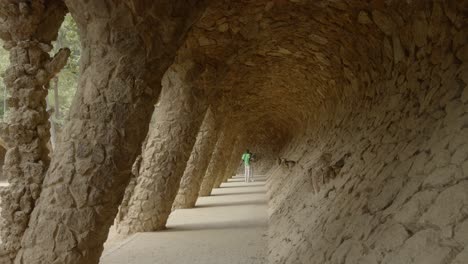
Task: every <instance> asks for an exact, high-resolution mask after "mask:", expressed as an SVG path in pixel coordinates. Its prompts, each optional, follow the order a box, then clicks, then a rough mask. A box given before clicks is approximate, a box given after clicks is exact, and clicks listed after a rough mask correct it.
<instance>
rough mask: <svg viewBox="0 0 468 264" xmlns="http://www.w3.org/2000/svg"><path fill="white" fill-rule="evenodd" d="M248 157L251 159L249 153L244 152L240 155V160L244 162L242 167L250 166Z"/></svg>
mask: <svg viewBox="0 0 468 264" xmlns="http://www.w3.org/2000/svg"><path fill="white" fill-rule="evenodd" d="M250 157H251V155H250V153H247V152H246V153H244V154H242V160H243V161H244V165H247V166H249V165H250Z"/></svg>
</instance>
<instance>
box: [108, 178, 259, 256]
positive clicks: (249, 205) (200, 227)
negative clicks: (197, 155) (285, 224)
mask: <svg viewBox="0 0 468 264" xmlns="http://www.w3.org/2000/svg"><path fill="white" fill-rule="evenodd" d="M242 180H243V179H242V178H241V177H234V178H233V179H231V180H229V182H228V183H223V185H221V188H219V189H215V190H214V191H213V195H212V196H210V197H201V198H199V199H198V201H197V204H196V207H195V208H193V209H180V210H176V211H174V212H173V213H172V214H171V216H170V217H169V220H168V224H167V227H168V229H167V230H165V231H160V232H153V233H137V234H135V235H133V236H131V237H129V238H127V239H126V240H124V241H122V242H120V243H119V244H114V245H110V246H107V247H106V248H105V250H104V253H103V256H102V258H101V264H185V263H190V264H221V263H222V264H260V263H265V256H266V237H265V234H266V227H267V201H266V195H265V186H264V184H265V181H264V180H265V179H264V178H259V177H257V179H256V182H253V183H244V182H242Z"/></svg>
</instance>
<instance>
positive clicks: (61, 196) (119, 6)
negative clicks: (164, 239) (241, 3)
mask: <svg viewBox="0 0 468 264" xmlns="http://www.w3.org/2000/svg"><path fill="white" fill-rule="evenodd" d="M65 2H66V4H67V7H68V9H69V10H70V12H71V14H72V16H73V17H74V19H75V21H76V22H77V25H78V27H79V29H80V37H81V43H82V56H81V70H80V71H81V73H80V80H79V85H78V90H77V94H76V96H75V98H74V101H73V103H72V107H71V110H70V121H68V123H67V124H66V125H65V127H64V130H63V132H62V133H61V136H60V137H59V138H58V140H57V146H56V149H55V150H54V153H53V157H52V160H51V165H50V168H49V170H48V172H47V174H46V176H45V179H44V183H43V188H42V192H41V196H40V198H39V200H38V201H37V202H36V206H35V208H34V210H33V213H32V216H31V219H30V221H29V226H28V229H27V230H26V232H25V235H24V236H23V239H22V250H21V251H20V252H19V254H18V256H17V258H16V262H17V263H28V264H34V263H98V261H99V257H100V254H101V252H102V249H103V247H102V244H103V243H104V241H105V240H106V238H107V234H108V229H109V227H110V225H111V224H112V223H113V220H114V218H115V215H116V213H117V208H118V205H119V204H120V202H121V200H122V197H123V194H124V190H125V187H126V185H127V184H128V181H129V179H130V177H129V176H130V171H131V166H132V164H133V162H134V160H135V158H136V156H137V155H138V154H139V152H140V147H141V142H142V141H143V139H144V137H145V136H146V133H147V129H148V123H149V120H150V117H151V114H152V112H153V110H154V103H155V101H156V98H157V97H158V95H159V91H160V87H161V78H162V76H163V74H164V72H165V71H166V70H167V68H168V67H169V65H170V64H171V63H172V61H173V59H174V57H175V55H176V50H177V48H178V47H179V46H180V44H181V42H182V41H183V39H184V36H185V33H186V31H187V28H188V26H189V25H191V23H193V21H194V20H195V19H196V16H197V15H198V14H199V11H200V9H201V8H202V7H203V6H199V4H200V2H197V3H193V2H190V3H186V2H184V1H158V2H151V3H150V2H147V1H118V2H114V1H87V2H83V1H65ZM201 2H202V1H201ZM181 3H182V4H181ZM137 16H138V19H136V17H137ZM156 19H157V21H158V23H156V22H155V21H156Z"/></svg>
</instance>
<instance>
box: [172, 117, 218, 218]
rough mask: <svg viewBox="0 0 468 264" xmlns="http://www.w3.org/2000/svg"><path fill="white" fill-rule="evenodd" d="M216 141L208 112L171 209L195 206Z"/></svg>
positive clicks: (215, 134)
mask: <svg viewBox="0 0 468 264" xmlns="http://www.w3.org/2000/svg"><path fill="white" fill-rule="evenodd" d="M216 139H217V130H216V128H215V121H214V119H213V114H212V113H211V111H210V110H208V111H207V114H206V116H205V120H204V121H203V125H202V127H201V129H200V132H198V136H197V141H196V143H195V146H194V147H193V150H192V154H190V159H189V161H188V162H187V167H186V168H185V171H184V175H183V177H182V180H181V182H180V187H179V192H178V194H177V197H176V199H175V200H174V204H173V205H172V209H178V208H193V207H194V206H195V203H196V201H197V198H198V192H199V191H200V185H201V182H202V179H203V176H204V175H205V172H206V169H207V167H208V163H209V162H210V159H211V156H212V154H213V149H214V147H215V144H216Z"/></svg>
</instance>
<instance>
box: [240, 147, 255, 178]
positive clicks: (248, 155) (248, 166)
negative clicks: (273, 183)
mask: <svg viewBox="0 0 468 264" xmlns="http://www.w3.org/2000/svg"><path fill="white" fill-rule="evenodd" d="M242 160H243V161H244V169H245V170H244V176H245V182H251V181H253V177H252V175H251V174H252V166H251V164H250V163H251V160H252V153H250V151H249V150H248V149H247V150H246V151H245V152H244V154H242Z"/></svg>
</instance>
